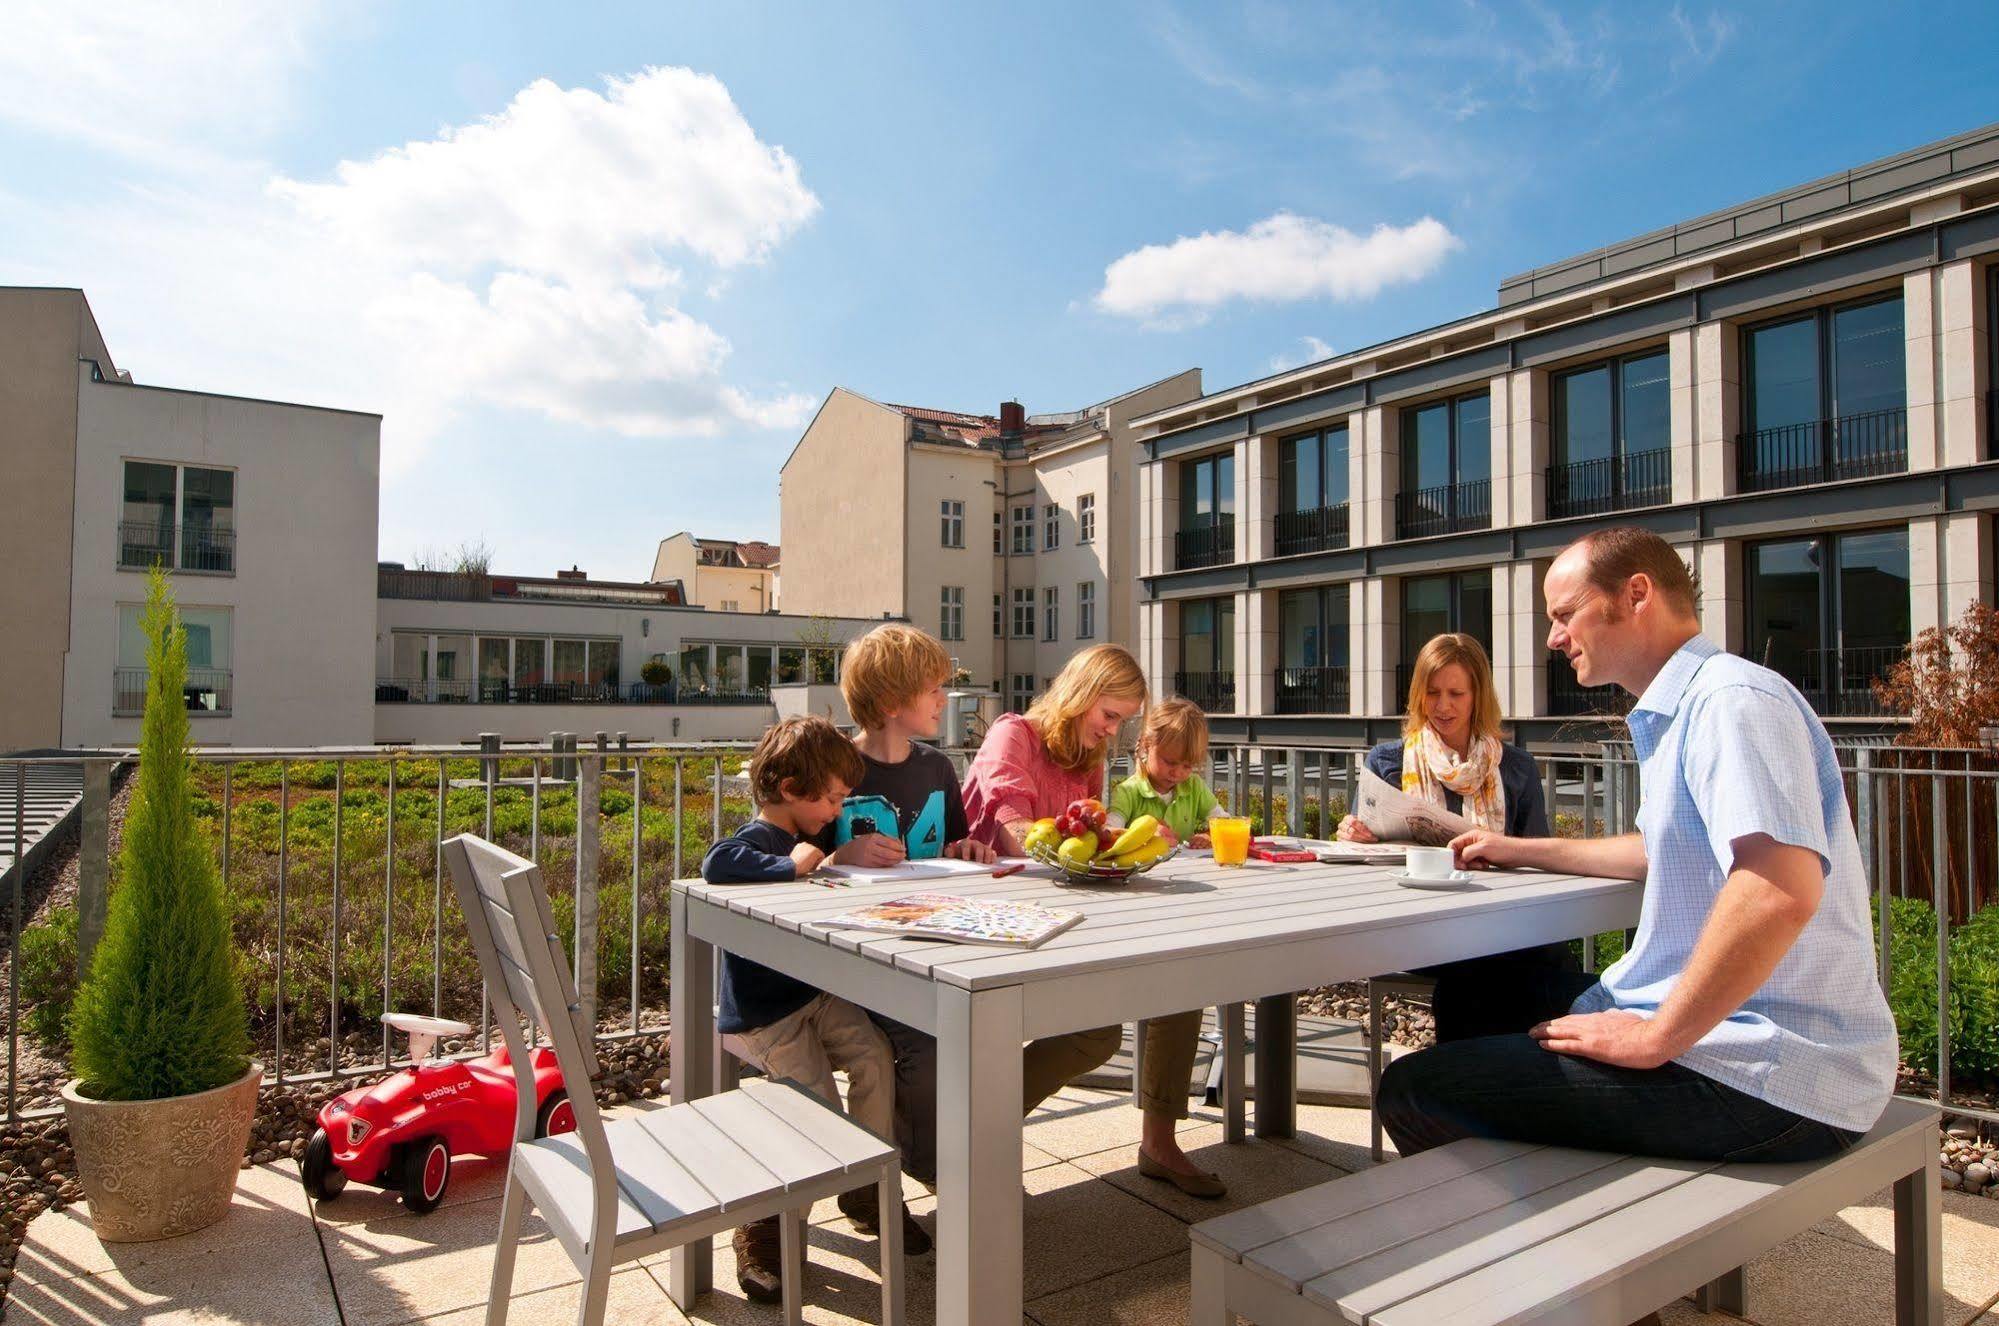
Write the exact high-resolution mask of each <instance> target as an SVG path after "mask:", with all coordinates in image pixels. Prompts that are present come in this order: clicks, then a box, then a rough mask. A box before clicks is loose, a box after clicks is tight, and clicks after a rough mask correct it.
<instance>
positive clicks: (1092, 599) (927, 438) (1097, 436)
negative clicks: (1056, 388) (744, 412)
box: [780, 369, 1200, 706]
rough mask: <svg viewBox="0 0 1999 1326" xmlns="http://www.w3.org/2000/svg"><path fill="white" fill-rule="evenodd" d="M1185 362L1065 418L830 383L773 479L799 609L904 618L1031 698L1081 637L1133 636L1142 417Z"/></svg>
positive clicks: (1185, 382) (1162, 401) (987, 681)
mask: <svg viewBox="0 0 1999 1326" xmlns="http://www.w3.org/2000/svg"><path fill="white" fill-rule="evenodd" d="M1199 393H1200V371H1199V370H1198V369H1189V370H1187V371H1185V372H1183V373H1179V374H1176V375H1174V376H1173V377H1170V378H1166V379H1163V380H1162V381H1159V382H1155V383H1152V384H1150V385H1148V386H1145V387H1142V388H1139V389H1138V390H1136V391H1132V392H1127V393H1125V394H1123V395H1121V396H1117V397H1113V398H1111V399H1109V400H1106V401H1102V402H1099V403H1097V404H1095V405H1092V406H1089V407H1087V408H1085V409H1082V410H1077V411H1073V412H1070V413H1067V414H1055V415H1027V414H1025V413H1024V412H1023V411H1021V410H1020V407H1019V406H1017V405H1012V404H1011V403H1009V404H1008V405H1007V406H1004V407H1002V411H1001V413H1000V415H998V416H992V415H968V414H960V413H956V412H952V411H942V410H929V409H924V408H921V407H914V406H896V405H883V404H879V403H877V402H875V401H871V400H868V399H867V398H866V397H862V396H859V395H857V394H856V393H853V392H850V391H848V390H847V389H845V388H836V389H835V390H834V392H833V393H832V395H831V396H829V397H828V399H827V402H826V404H825V406H824V407H822V409H821V410H820V413H819V416H818V418H816V419H815V420H814V421H813V423H812V425H811V426H810V427H808V428H807V429H806V431H805V434H804V436H803V437H801V438H800V439H799V443H798V446H797V447H796V448H795V449H794V450H793V452H792V455H791V457H790V458H789V459H788V460H787V461H786V463H785V467H784V470H783V475H782V479H781V483H780V490H781V497H782V512H783V514H782V521H783V543H784V547H785V588H784V593H785V607H786V609H787V611H789V612H801V613H854V614H857V615H866V616H876V615H880V614H884V613H887V614H892V615H897V616H906V617H908V618H909V619H910V620H911V621H913V622H915V623H916V624H918V625H920V626H922V627H923V628H924V629H925V630H928V631H930V632H932V633H933V634H935V635H937V636H938V638H939V639H941V640H943V641H944V643H945V646H946V648H948V649H949V650H950V651H951V653H952V654H953V655H954V656H955V657H956V658H957V659H958V662H959V665H960V667H961V668H963V669H964V670H965V671H966V672H968V673H970V675H971V682H972V684H974V685H978V686H991V687H993V688H994V689H996V690H998V691H999V692H1000V693H1001V695H1002V697H1003V699H1004V700H1005V701H1006V702H1007V703H1008V704H1009V705H1014V706H1021V705H1024V703H1025V701H1026V699H1028V698H1030V697H1031V696H1032V695H1033V694H1034V693H1035V692H1037V691H1038V690H1039V689H1040V688H1041V687H1042V686H1044V685H1045V684H1046V682H1047V680H1048V678H1049V677H1051V676H1053V675H1054V674H1055V673H1056V672H1057V671H1059V670H1060V669H1061V666H1062V664H1063V663H1064V662H1065V661H1066V660H1067V659H1068V657H1069V655H1070V654H1072V653H1073V652H1075V650H1076V649H1077V648H1078V647H1079V646H1082V645H1088V644H1092V643H1097V642H1100V641H1114V642H1117V643H1120V644H1125V645H1127V646H1129V645H1132V644H1133V643H1135V639H1136V635H1135V631H1136V611H1135V608H1134V598H1135V594H1134V589H1135V576H1136V573H1137V566H1138V522H1137V519H1136V515H1137V500H1136V499H1137V473H1138V461H1139V456H1138V448H1137V447H1136V446H1135V445H1134V443H1133V439H1132V433H1131V420H1132V419H1134V418H1136V417H1137V416H1139V415H1141V414H1145V413H1150V412H1153V411H1156V410H1159V409H1163V408H1166V407H1169V406H1171V405H1175V404H1179V403H1182V402H1185V401H1187V400H1191V399H1194V398H1195V397H1197V396H1198V395H1199Z"/></svg>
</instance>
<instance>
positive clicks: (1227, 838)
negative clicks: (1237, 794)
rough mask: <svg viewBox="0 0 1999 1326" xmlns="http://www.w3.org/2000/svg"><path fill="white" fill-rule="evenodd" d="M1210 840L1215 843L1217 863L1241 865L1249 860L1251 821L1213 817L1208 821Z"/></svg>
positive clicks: (1219, 864)
mask: <svg viewBox="0 0 1999 1326" xmlns="http://www.w3.org/2000/svg"><path fill="white" fill-rule="evenodd" d="M1208 841H1209V842H1211V843H1213V844H1214V845H1215V864H1216V865H1218V866H1239V865H1241V864H1242V863H1243V862H1245V861H1247V860H1249V821H1248V820H1247V819H1230V818H1221V819H1212V820H1209V821H1208Z"/></svg>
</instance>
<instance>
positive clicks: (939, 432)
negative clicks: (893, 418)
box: [888, 405, 1066, 446]
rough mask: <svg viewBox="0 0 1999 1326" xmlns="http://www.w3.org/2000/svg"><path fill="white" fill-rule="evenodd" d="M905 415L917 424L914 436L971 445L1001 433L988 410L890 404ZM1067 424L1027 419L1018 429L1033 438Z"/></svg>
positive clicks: (998, 438) (1023, 437) (1044, 435)
mask: <svg viewBox="0 0 1999 1326" xmlns="http://www.w3.org/2000/svg"><path fill="white" fill-rule="evenodd" d="M888 408H889V409H891V410H895V411H897V412H899V413H901V414H904V415H907V416H908V417H909V418H910V419H911V420H912V421H914V422H915V423H916V425H917V436H918V438H919V439H920V440H922V441H925V442H935V441H939V440H940V439H949V440H951V441H955V442H963V443H966V444H968V445H970V446H981V445H983V444H985V443H987V442H997V441H999V440H1000V438H1001V437H1002V436H1004V434H1002V433H1001V432H1000V421H999V419H998V418H997V417H995V416H993V415H990V414H963V413H960V412H959V411H957V410H933V409H930V408H929V407H927V406H922V405H890V406H889V407H888ZM1065 426H1066V425H1050V424H1033V423H1030V424H1029V425H1028V426H1027V428H1026V429H1025V431H1023V432H1022V433H1021V435H1020V436H1021V438H1022V439H1023V440H1027V441H1032V440H1034V439H1036V438H1041V437H1047V436H1048V435H1050V434H1052V433H1059V432H1061V431H1062V429H1063V427H1065Z"/></svg>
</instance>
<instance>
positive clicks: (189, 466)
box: [0, 288, 381, 750]
mask: <svg viewBox="0 0 1999 1326" xmlns="http://www.w3.org/2000/svg"><path fill="white" fill-rule="evenodd" d="M0 420H4V421H5V426H4V430H0V445H4V453H0V463H4V466H5V473H6V475H7V481H6V493H7V514H6V517H5V518H4V519H0V566H4V567H5V568H6V570H5V572H4V574H0V621H5V622H6V624H7V630H8V636H9V654H10V662H9V666H8V667H7V669H6V676H7V685H6V686H5V687H0V750H17V749H36V748H46V747H54V746H59V745H61V746H80V745H128V744H131V743H133V742H135V741H136V740H137V738H138V734H139V716H140V713H141V711H142V709H143V707H144V703H145V694H146V668H145V664H146V658H145V645H144V637H143V635H142V633H141V631H140V629H139V614H140V609H141V607H142V606H143V604H144V602H145V597H146V573H147V570H148V569H149V568H150V567H151V566H153V565H154V564H155V563H158V564H160V565H163V566H165V567H166V568H167V569H168V570H169V571H170V572H171V573H172V576H173V580H174V588H175V592H176V595H177V598H178V601H179V604H180V612H181V619H182V621H183V622H184V623H185V625H186V627H187V634H188V665H189V666H188V681H187V707H188V711H189V716H190V718H191V720H192V728H193V739H194V740H195V741H196V742H197V743H200V744H204V745H206V744H233V745H298V744H328V743H344V742H366V741H368V740H370V739H371V737H372V734H373V723H374V715H373V708H372V705H371V703H370V693H369V685H368V654H369V642H370V639H371V637H372V636H373V633H374V621H375V587H374V580H373V567H374V559H375V538H376V491H377V486H378V473H379V468H380V451H381V420H380V418H379V417H378V416H376V415H372V414H364V413H358V412H355V411H351V410H334V409H324V408H320V407H317V406H309V405H293V404H285V403H281V402H277V401H264V400H250V399H245V398H242V397H236V396H222V395H216V394H213V393H209V392H200V391H186V390H179V389H174V388H165V387H156V386H151V385H146V384H141V383H138V382H135V381H133V379H132V375H131V374H130V373H128V372H122V371H120V370H119V369H118V367H117V366H116V364H115V363H114V362H113V360H112V358H111V353H110V351H109V350H108V349H107V348H106V346H105V344H104V338H103V336H102V335H101V334H100V333H99V331H98V327H97V322H96V319H95V317H94V316H93V315H92V313H91V310H90V305H89V303H88V301H87V300H86V299H85V298H84V296H83V292H82V291H80V290H64V289H24V288H12V289H0ZM304 604H309V605H311V606H310V610H309V611H302V610H301V605H304Z"/></svg>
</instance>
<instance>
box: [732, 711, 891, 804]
mask: <svg viewBox="0 0 1999 1326" xmlns="http://www.w3.org/2000/svg"><path fill="white" fill-rule="evenodd" d="M866 772H867V766H866V765H865V764H863V763H862V762H861V752H860V750H859V749H858V748H856V747H855V745H854V743H853V742H851V741H849V740H848V739H847V738H846V737H845V736H844V735H842V733H841V732H840V729H839V728H837V727H834V726H833V725H832V724H831V723H829V722H827V721H826V720H825V719H823V718H820V717H818V716H817V715H814V714H804V715H800V716H799V717H796V718H787V719H785V720H784V721H783V722H781V723H774V724H772V725H771V727H770V728H769V730H768V731H766V732H765V733H764V734H763V737H762V739H761V740H759V741H758V742H757V748H756V749H755V750H754V751H752V752H750V796H751V798H752V799H753V800H754V801H755V802H756V803H757V804H758V805H759V806H774V805H777V804H778V803H780V802H783V801H786V800H792V799H796V800H800V801H803V800H807V799H809V798H811V797H816V796H819V795H821V794H822V793H824V792H825V791H826V788H827V787H828V786H829V785H830V784H831V783H832V782H833V781H834V780H835V779H837V780H839V781H840V782H841V783H844V784H845V785H846V786H847V788H848V789H849V790H850V791H851V790H852V789H853V788H854V787H855V786H857V785H858V784H859V783H860V781H861V777H862V775H863V774H865V773H866ZM786 783H790V784H791V789H790V791H789V792H787V791H786V790H785V786H784V785H785V784H786Z"/></svg>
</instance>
